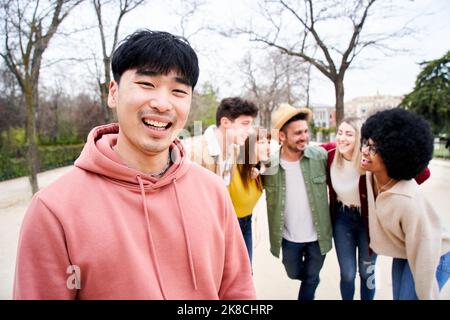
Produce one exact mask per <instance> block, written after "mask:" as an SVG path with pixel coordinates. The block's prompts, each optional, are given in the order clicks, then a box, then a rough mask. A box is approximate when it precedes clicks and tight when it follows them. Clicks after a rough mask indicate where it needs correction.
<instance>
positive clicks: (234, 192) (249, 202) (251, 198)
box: [228, 169, 262, 218]
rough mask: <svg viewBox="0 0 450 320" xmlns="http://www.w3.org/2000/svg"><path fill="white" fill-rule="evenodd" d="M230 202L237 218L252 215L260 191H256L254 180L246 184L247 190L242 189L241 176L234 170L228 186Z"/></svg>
mask: <svg viewBox="0 0 450 320" xmlns="http://www.w3.org/2000/svg"><path fill="white" fill-rule="evenodd" d="M228 191H229V192H230V197H231V201H232V202H233V206H234V210H235V211H236V215H237V217H238V218H244V217H246V216H248V215H250V214H252V212H253V209H254V208H255V205H256V202H258V199H259V197H260V196H261V194H262V191H261V190H259V189H258V186H257V185H256V180H254V179H252V180H251V181H250V183H249V184H248V189H245V188H244V183H243V182H242V178H241V174H240V173H239V170H237V169H236V170H235V172H234V174H233V177H232V179H231V183H230V185H229V186H228Z"/></svg>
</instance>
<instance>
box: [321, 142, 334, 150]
mask: <svg viewBox="0 0 450 320" xmlns="http://www.w3.org/2000/svg"><path fill="white" fill-rule="evenodd" d="M319 147H322V148H324V149H325V150H327V151H330V150H332V149H336V142H328V143H322V144H320V145H319Z"/></svg>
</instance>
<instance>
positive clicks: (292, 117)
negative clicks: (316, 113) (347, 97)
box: [264, 104, 332, 300]
mask: <svg viewBox="0 0 450 320" xmlns="http://www.w3.org/2000/svg"><path fill="white" fill-rule="evenodd" d="M311 118H312V113H311V110H309V109H307V108H294V107H292V106H290V105H288V104H282V105H281V106H280V107H279V108H278V109H277V111H275V113H274V114H273V116H272V126H273V128H272V131H274V130H275V131H276V130H279V132H278V135H279V141H280V142H281V149H280V152H279V154H277V155H275V156H274V157H273V158H272V159H271V163H272V166H271V168H270V169H269V170H268V171H266V173H265V175H264V188H265V189H266V200H267V214H268V220H269V231H270V246H271V248H270V251H271V252H272V254H273V255H274V256H276V257H279V255H280V248H281V249H282V251H283V264H284V267H285V269H286V272H287V274H288V276H289V277H290V278H291V279H297V280H300V281H301V286H300V291H299V294H298V299H299V300H313V299H314V294H315V291H316V288H317V286H318V284H319V273H320V270H321V269H322V266H323V262H324V260H325V254H326V253H327V252H328V251H330V250H331V246H332V245H331V239H332V231H331V220H330V213H329V207H328V200H327V185H326V165H327V152H326V151H325V150H324V149H322V148H320V147H314V146H308V140H309V136H308V135H309V131H308V122H309V121H310V120H311Z"/></svg>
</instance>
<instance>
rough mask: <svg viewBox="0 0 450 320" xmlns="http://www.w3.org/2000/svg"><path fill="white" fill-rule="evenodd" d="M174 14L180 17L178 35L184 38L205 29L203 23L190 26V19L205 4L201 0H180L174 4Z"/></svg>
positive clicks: (189, 37) (188, 37)
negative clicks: (175, 6)
mask: <svg viewBox="0 0 450 320" xmlns="http://www.w3.org/2000/svg"><path fill="white" fill-rule="evenodd" d="M176 5H177V8H176V9H175V14H176V15H177V16H179V17H180V26H179V29H180V35H181V36H183V37H184V38H186V39H191V38H192V37H194V36H195V35H197V34H198V33H200V32H201V31H203V30H204V29H205V27H204V26H203V25H199V26H197V27H195V28H193V27H192V25H193V24H192V20H193V19H194V17H195V15H196V14H198V13H199V10H200V8H201V7H203V6H204V5H205V1H203V0H182V1H180V3H179V4H178V3H177V4H176Z"/></svg>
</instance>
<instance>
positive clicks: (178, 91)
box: [173, 89, 188, 94]
mask: <svg viewBox="0 0 450 320" xmlns="http://www.w3.org/2000/svg"><path fill="white" fill-rule="evenodd" d="M173 92H175V93H181V94H188V93H187V92H186V91H184V90H181V89H175V90H173Z"/></svg>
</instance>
